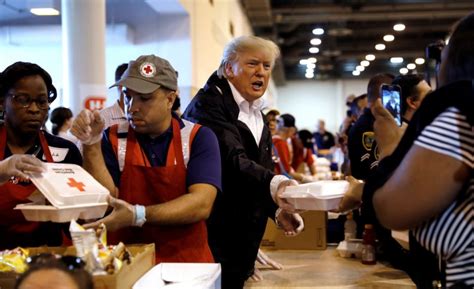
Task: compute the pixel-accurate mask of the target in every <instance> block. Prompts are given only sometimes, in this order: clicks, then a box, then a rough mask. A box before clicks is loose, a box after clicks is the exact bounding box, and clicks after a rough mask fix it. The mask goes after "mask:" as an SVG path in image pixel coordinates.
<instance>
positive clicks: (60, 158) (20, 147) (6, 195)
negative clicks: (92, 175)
mask: <svg viewBox="0 0 474 289" xmlns="http://www.w3.org/2000/svg"><path fill="white" fill-rule="evenodd" d="M55 98H56V89H55V88H54V86H53V84H52V80H51V76H50V75H49V74H48V73H47V72H46V71H45V70H44V69H42V68H41V67H39V66H38V65H36V64H33V63H27V62H16V63H14V64H12V65H10V66H9V67H7V68H6V69H5V70H4V71H3V72H2V73H1V76H0V104H1V108H0V110H1V111H2V112H3V114H4V123H3V124H2V125H0V236H1V237H0V250H1V249H6V248H9V249H11V248H15V247H18V246H21V247H36V246H42V245H50V246H59V245H61V243H62V235H61V234H62V226H61V224H55V223H51V222H43V223H38V222H30V221H26V220H25V218H24V217H23V215H22V213H21V212H20V211H18V210H14V209H13V208H14V207H15V206H16V205H17V204H22V203H29V202H31V201H30V200H29V197H30V195H32V194H33V193H34V192H35V190H36V187H35V186H34V185H33V184H32V183H31V182H30V181H29V178H28V173H35V172H37V173H39V172H42V162H41V161H47V162H57V163H72V164H77V165H81V164H82V157H81V154H80V152H79V150H78V149H77V147H76V146H75V145H74V144H73V143H72V142H70V141H67V140H64V139H62V138H59V137H56V136H53V135H51V134H49V133H48V132H46V131H43V130H42V127H43V125H44V122H45V120H46V117H47V115H48V110H49V104H50V103H51V102H53V100H54V99H55Z"/></svg>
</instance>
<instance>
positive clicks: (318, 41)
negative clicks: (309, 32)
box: [309, 38, 322, 45]
mask: <svg viewBox="0 0 474 289" xmlns="http://www.w3.org/2000/svg"><path fill="white" fill-rule="evenodd" d="M321 42H322V41H321V39H319V38H313V39H311V41H310V42H309V43H311V45H319V44H321Z"/></svg>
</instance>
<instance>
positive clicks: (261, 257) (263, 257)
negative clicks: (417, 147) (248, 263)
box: [250, 249, 283, 282]
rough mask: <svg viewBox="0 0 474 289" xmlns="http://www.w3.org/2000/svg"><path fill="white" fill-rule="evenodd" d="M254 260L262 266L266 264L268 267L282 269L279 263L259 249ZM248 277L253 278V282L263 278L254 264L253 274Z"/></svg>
mask: <svg viewBox="0 0 474 289" xmlns="http://www.w3.org/2000/svg"><path fill="white" fill-rule="evenodd" d="M256 262H258V263H260V264H262V265H264V266H268V267H270V268H271V269H274V270H281V269H283V266H282V265H281V264H280V263H278V262H276V261H275V260H273V259H272V258H270V257H268V255H267V254H265V253H264V252H263V251H262V250H260V249H258V254H257V260H256ZM250 278H251V279H252V280H254V281H255V282H259V281H262V280H263V276H262V272H261V271H260V270H259V269H258V268H257V267H256V266H255V269H254V271H253V275H252V276H251V277H250Z"/></svg>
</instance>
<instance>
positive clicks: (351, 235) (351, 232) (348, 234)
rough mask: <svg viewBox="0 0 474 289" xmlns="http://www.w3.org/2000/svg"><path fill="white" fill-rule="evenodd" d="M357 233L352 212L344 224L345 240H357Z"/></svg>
mask: <svg viewBox="0 0 474 289" xmlns="http://www.w3.org/2000/svg"><path fill="white" fill-rule="evenodd" d="M356 231H357V224H356V222H355V221H354V217H353V215H352V212H350V213H349V214H347V216H346V221H345V222H344V240H346V241H349V240H350V239H355V237H356Z"/></svg>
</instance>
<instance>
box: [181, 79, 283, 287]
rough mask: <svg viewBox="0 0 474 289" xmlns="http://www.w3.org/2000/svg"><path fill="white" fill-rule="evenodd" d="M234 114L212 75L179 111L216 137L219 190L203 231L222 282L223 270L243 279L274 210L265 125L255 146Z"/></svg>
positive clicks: (224, 86)
mask: <svg viewBox="0 0 474 289" xmlns="http://www.w3.org/2000/svg"><path fill="white" fill-rule="evenodd" d="M218 88H219V89H218ZM238 115H239V107H238V106H237V103H236V102H235V100H234V97H233V95H232V91H231V89H230V86H229V84H228V82H227V80H226V79H225V78H222V79H220V78H219V77H218V76H217V74H216V73H214V74H213V75H211V77H210V78H209V80H208V81H207V83H206V85H205V87H204V88H202V89H201V90H199V92H198V93H197V95H196V96H195V97H194V98H193V100H192V101H191V103H190V104H189V105H188V107H187V109H186V111H185V112H184V114H183V118H185V119H188V120H190V121H193V122H198V123H200V124H202V125H205V126H207V127H209V128H211V129H212V130H213V131H214V133H215V134H216V136H217V139H218V141H219V147H220V152H221V159H222V178H223V180H222V192H221V193H218V196H217V198H216V202H215V204H214V208H213V211H212V214H211V216H210V218H209V220H208V230H209V243H210V246H211V249H212V251H213V254H214V258H215V259H216V262H220V263H222V266H223V281H224V279H226V275H227V276H230V275H229V274H227V273H229V272H230V273H231V274H232V275H234V276H235V275H240V276H241V278H244V279H246V278H247V277H248V276H250V275H251V273H252V272H253V268H254V262H255V258H256V256H257V251H258V247H259V245H260V241H261V239H262V236H263V233H264V231H265V225H266V222H267V218H268V217H272V218H273V216H274V213H275V210H276V205H275V203H274V202H273V200H272V198H271V195H270V181H271V179H272V178H273V176H274V173H273V172H272V170H273V164H272V158H271V147H272V140H271V135H270V131H269V129H268V126H267V125H265V126H264V128H263V132H262V137H261V139H260V144H259V145H258V146H257V145H256V143H255V139H254V137H253V135H252V133H251V132H250V130H249V129H248V127H247V126H246V125H245V124H244V123H243V122H241V121H239V120H238V119H237V118H238ZM262 117H263V115H262ZM264 119H265V118H264Z"/></svg>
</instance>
